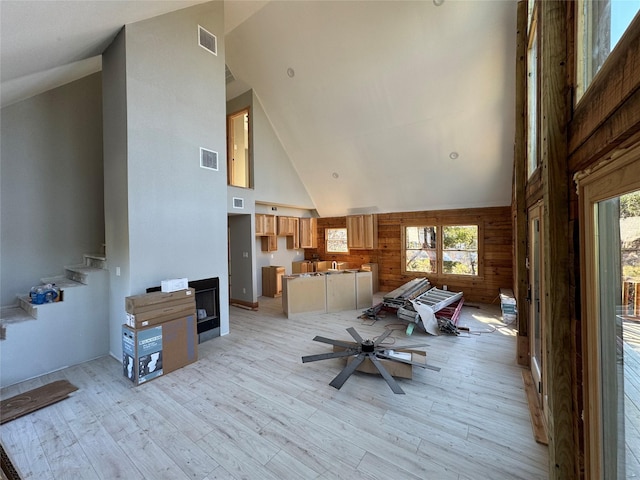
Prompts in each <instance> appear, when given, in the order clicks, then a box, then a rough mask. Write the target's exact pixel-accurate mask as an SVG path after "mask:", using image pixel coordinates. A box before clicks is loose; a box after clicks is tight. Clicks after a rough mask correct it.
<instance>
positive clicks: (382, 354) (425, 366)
mask: <svg viewBox="0 0 640 480" xmlns="http://www.w3.org/2000/svg"><path fill="white" fill-rule="evenodd" d="M376 356H378V357H379V358H386V359H388V360H393V361H394V362H400V363H406V364H407V365H415V366H416V367H422V368H428V369H430V370H435V371H436V372H439V371H440V367H433V366H431V365H427V364H426V363H418V362H412V361H411V360H405V359H404V358H398V357H392V356H391V355H386V354H385V353H382V352H378V353H376Z"/></svg>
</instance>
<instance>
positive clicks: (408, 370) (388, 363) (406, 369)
mask: <svg viewBox="0 0 640 480" xmlns="http://www.w3.org/2000/svg"><path fill="white" fill-rule="evenodd" d="M346 343H352V342H346ZM354 345H355V343H354ZM342 350H344V348H342V347H337V346H334V347H333V351H334V352H340V351H342ZM394 351H395V352H397V353H409V354H410V355H411V361H412V362H416V363H420V364H422V365H426V364H427V353H426V352H423V351H421V350H409V349H396V350H394ZM354 358H356V357H355V355H354V356H353V357H345V359H346V362H347V364H349V363H351V362H352V361H353V359H354ZM378 361H379V362H380V363H381V364H382V366H383V367H384V368H385V369H386V370H387V372H389V374H390V375H391V376H392V377H398V378H408V379H412V378H413V365H411V364H408V363H402V362H396V361H393V360H388V359H386V358H379V359H378ZM356 371H357V372H364V373H374V374H378V375H380V372H379V371H378V369H377V368H376V366H375V365H374V364H373V363H371V360H369V359H368V358H367V359H365V361H364V362H362V363H361V364H360V365H358V368H356Z"/></svg>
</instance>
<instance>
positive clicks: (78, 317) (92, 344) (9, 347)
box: [0, 254, 109, 387]
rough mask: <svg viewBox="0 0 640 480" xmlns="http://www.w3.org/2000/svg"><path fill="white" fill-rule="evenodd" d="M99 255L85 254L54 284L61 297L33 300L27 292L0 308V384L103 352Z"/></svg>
mask: <svg viewBox="0 0 640 480" xmlns="http://www.w3.org/2000/svg"><path fill="white" fill-rule="evenodd" d="M106 268H107V260H106V257H105V256H104V255H103V254H85V255H84V258H83V263H81V264H78V265H71V266H67V267H65V273H64V275H59V276H55V277H46V278H42V279H40V281H41V283H42V284H48V283H51V284H55V285H56V286H57V287H58V288H60V290H61V297H62V300H61V301H58V302H53V303H44V304H41V305H34V304H32V303H31V299H30V296H29V294H22V295H18V297H17V305H16V306H10V307H3V308H2V310H1V311H0V340H1V341H2V345H0V364H2V366H3V368H2V370H1V371H0V387H5V386H8V385H12V384H14V383H18V382H21V381H23V380H27V379H29V378H33V377H37V376H40V375H43V374H46V373H50V372H52V371H55V370H58V369H61V368H64V367H67V366H71V365H76V364H78V363H82V362H85V361H87V360H91V359H93V358H96V357H100V356H103V355H107V354H108V352H109V316H108V295H109V272H108V270H107V269H106Z"/></svg>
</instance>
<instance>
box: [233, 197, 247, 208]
mask: <svg viewBox="0 0 640 480" xmlns="http://www.w3.org/2000/svg"><path fill="white" fill-rule="evenodd" d="M233 208H244V198H239V197H233Z"/></svg>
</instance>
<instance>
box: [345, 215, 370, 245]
mask: <svg viewBox="0 0 640 480" xmlns="http://www.w3.org/2000/svg"><path fill="white" fill-rule="evenodd" d="M347 246H348V247H349V249H354V250H358V249H360V250H372V249H374V248H378V216H377V215H375V214H369V215H349V216H347Z"/></svg>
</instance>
